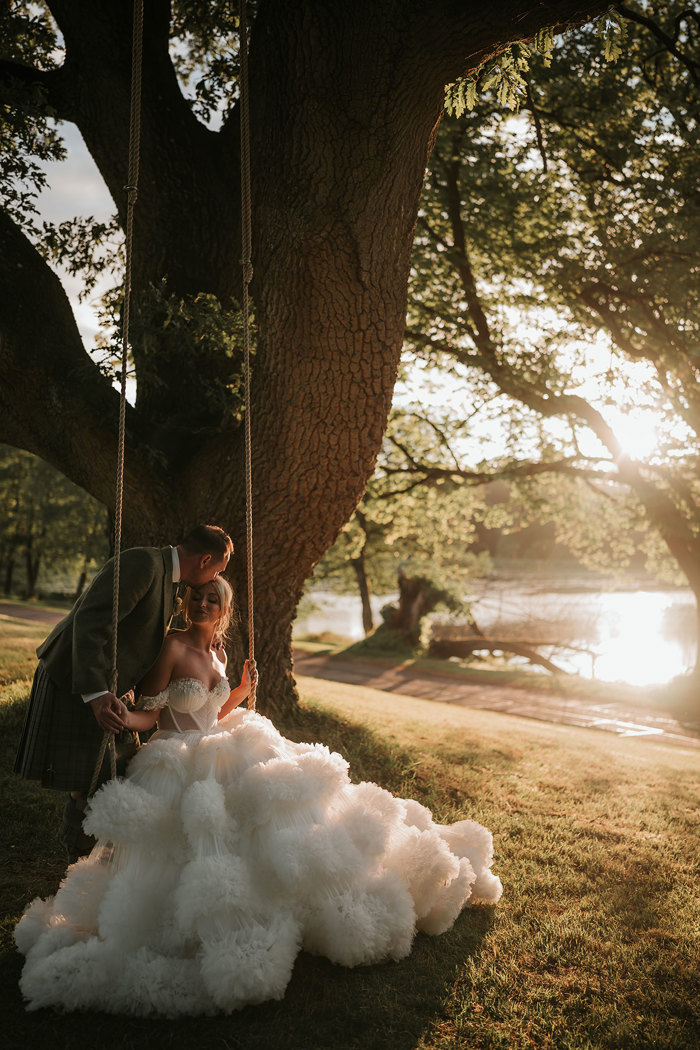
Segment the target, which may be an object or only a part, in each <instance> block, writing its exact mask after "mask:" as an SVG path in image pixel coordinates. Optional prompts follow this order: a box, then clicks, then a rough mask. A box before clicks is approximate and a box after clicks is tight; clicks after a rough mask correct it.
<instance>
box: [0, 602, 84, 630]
mask: <svg viewBox="0 0 700 1050" xmlns="http://www.w3.org/2000/svg"><path fill="white" fill-rule="evenodd" d="M67 611H68V610H67V609H66V611H65V612H55V611H54V610H53V609H39V608H36V607H35V606H33V605H24V604H23V603H21V602H0V616H11V617H12V619H13V620H29V621H30V623H45V624H48V625H49V626H51V627H53V625H54V624H55V623H58V621H59V620H62V619H63V617H64V616H65V615H66V612H67Z"/></svg>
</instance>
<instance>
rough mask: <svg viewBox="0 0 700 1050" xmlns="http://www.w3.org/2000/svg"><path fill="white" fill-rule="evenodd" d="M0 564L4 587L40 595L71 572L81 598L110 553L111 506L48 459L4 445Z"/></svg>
mask: <svg viewBox="0 0 700 1050" xmlns="http://www.w3.org/2000/svg"><path fill="white" fill-rule="evenodd" d="M0 511H1V512H2V518H1V520H2V530H1V532H0V559H1V561H0V564H1V565H2V569H3V578H4V581H3V582H4V592H5V594H11V593H13V592H14V593H16V592H20V591H21V593H22V595H23V597H25V598H35V597H36V596H37V593H38V585H39V580H40V576H41V575H43V578H44V580H45V581H46V583H45V586H44V590H46V589H47V587H49V589H50V590H54V591H55V590H57V589H58V587H57V586H56V584H55V583H54V585H53V587H50V585H49V579H50V578H51V577H52V578H53V579H54V581H55V580H56V578H57V576H58V575H59V574H62V575H63V576H65V575H66V574H70V575H71V577H72V586H71V590H70V593H71V594H72V595H73V597H78V595H79V594H81V593H82V590H83V587H84V586H85V582H86V579H87V576H88V573H89V572H90V570H91V569H92V570H93V571H94V569H95V568H96V567H97V566H99V565H100V564H101V563H102V562H103V561H104V560H105V558H106V557H107V555H108V554H109V521H108V515H107V511H106V509H105V508H104V507H103V506H102V505H101V504H99V503H98V502H97V500H94V499H92V497H91V496H88V494H87V493H86V492H84V491H83V490H82V489H80V488H78V486H77V485H74V484H73V483H72V482H70V481H68V480H67V478H65V477H64V476H63V475H62V474H61V473H60V472H59V471H57V470H55V469H54V468H53V467H51V466H49V464H48V463H46V462H44V461H43V460H41V459H39V458H38V457H37V456H32V455H30V454H29V453H28V452H23V451H21V450H19V449H13V448H10V447H9V446H7V445H0Z"/></svg>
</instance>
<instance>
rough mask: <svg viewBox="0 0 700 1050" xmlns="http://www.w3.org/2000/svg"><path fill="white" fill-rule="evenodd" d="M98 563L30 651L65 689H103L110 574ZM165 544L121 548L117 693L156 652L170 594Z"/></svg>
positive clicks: (108, 660) (107, 668)
mask: <svg viewBox="0 0 700 1050" xmlns="http://www.w3.org/2000/svg"><path fill="white" fill-rule="evenodd" d="M113 572H114V559H113V558H110V560H109V561H108V562H107V563H106V565H104V566H103V568H102V569H100V571H99V572H98V573H97V575H96V576H95V578H94V579H93V580H92V582H91V584H90V586H89V587H88V588H87V589H86V590H85V592H84V594H83V595H82V596H81V597H80V598H79V599H78V601H77V602H76V603H75V605H74V606H73V608H72V609H71V611H70V612H69V613H68V615H67V616H66V617H64V619H63V620H61V621H60V623H57V624H56V626H55V627H54V629H53V631H52V632H51V634H50V635H49V636H48V638H47V639H46V641H45V642H42V644H41V645H40V646H39V648H38V649H37V651H36V654H37V656H38V657H39V659H40V660H43V662H44V665H45V667H46V670H47V671H48V674H49V677H50V678H51V679H52V681H53V682H54V684H55V685H56V686H58V687H59V688H60V689H62V690H66V691H69V692H71V693H79V694H85V693H97V692H99V691H100V690H105V691H107V690H109V688H110V679H111V664H112V576H113ZM175 590H176V588H175V585H174V584H173V560H172V550H171V548H170V547H162V548H161V549H160V550H158V549H157V548H155V547H132V548H131V549H130V550H125V551H122V555H121V565H120V584H119V629H118V631H117V667H118V682H117V694H118V695H119V696H121V695H122V694H123V693H125V692H126V691H127V690H128V689H131V688H132V687H133V686H134V685H136V683H137V682H139V681H141V679H142V678H143V676H144V675H145V673H146V671H147V670H148V668H149V667H150V666H151V665H152V664H153V663H154V662H155V660H156V657H157V656H158V653H159V652H160V648H161V645H162V644H163V638H164V637H165V634H166V632H167V629H168V625H169V623H170V620H171V618H172V614H173V605H174V599H175Z"/></svg>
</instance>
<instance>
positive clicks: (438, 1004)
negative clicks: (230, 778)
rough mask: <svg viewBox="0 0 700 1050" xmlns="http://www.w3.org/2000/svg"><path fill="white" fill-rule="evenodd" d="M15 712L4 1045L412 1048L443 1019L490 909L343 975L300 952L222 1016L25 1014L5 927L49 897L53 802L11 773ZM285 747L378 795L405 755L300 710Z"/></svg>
mask: <svg viewBox="0 0 700 1050" xmlns="http://www.w3.org/2000/svg"><path fill="white" fill-rule="evenodd" d="M23 706H24V705H23V704H20V703H14V704H13V705H12V710H11V711H10V710H6V711H5V713H4V717H1V716H0V728H1V729H2V730H3V732H2V739H1V740H0V782H1V783H2V785H3V789H4V790H3V800H2V805H3V811H4V818H5V819H3V821H2V831H1V836H2V844H3V854H4V857H5V858H6V860H5V861H4V863H3V866H2V876H1V879H0V884H1V887H2V905H3V906H2V913H3V915H2V919H3V927H4V930H3V952H2V955H1V956H0V982H1V983H0V987H1V988H2V991H1V992H0V1012H1V1015H2V1017H3V1036H4V1040H5V1045H6V1046H9V1047H12V1048H14V1047H20V1046H26V1045H29V1046H36V1045H41V1044H42V1043H43V1044H46V1045H51V1046H52V1047H58V1048H64V1050H85V1047H93V1046H107V1047H109V1048H110V1050H142V1048H143V1050H147V1048H148V1050H150V1048H151V1047H152V1046H153V1045H154V1044H157V1046H158V1047H159V1048H172V1050H180V1048H185V1047H187V1048H190V1047H192V1046H196V1047H197V1048H198V1050H214V1048H216V1050H237V1048H239V1047H245V1048H246V1050H263V1048H265V1050H268V1048H269V1047H270V1046H274V1047H275V1048H276V1050H411V1048H413V1047H414V1046H415V1045H416V1043H417V1042H418V1040H419V1038H420V1036H421V1034H422V1033H423V1032H425V1031H426V1030H427V1029H429V1028H430V1027H431V1025H432V1023H433V1022H434V1021H436V1020H438V1019H439V1018H441V1017H442V1016H443V1013H444V1006H443V1004H444V1002H445V1000H446V999H447V998H448V997H449V995H450V993H451V991H452V988H453V985H454V981H455V979H456V974H457V971H458V970H463V967H464V963H465V960H467V959H468V958H469V957H470V956H472V957H475V956H477V955H478V953H479V951H480V949H481V944H482V941H483V939H484V937H485V935H486V934H487V933H488V930H489V928H490V927H491V925H492V923H493V916H494V909H493V908H475V909H473V910H471V909H468V910H467V911H465V912H464V913H463V914H462V915H461V916H460V918H459V919H458V921H457V923H456V924H455V926H454V927H453V929H452V930H450V931H449V932H448V933H446V934H443V935H442V936H440V937H428V936H425V935H423V934H419V935H418V936H417V937H416V940H415V943H414V946H413V951H412V952H411V955H410V956H409V957H408V958H407V959H404V960H402V961H401V962H398V963H396V962H388V963H382V964H379V965H376V966H366V967H357V968H355V969H346V968H344V967H341V966H335V965H333V964H332V963H329V962H328V961H327V960H325V959H321V958H318V957H312V956H310V955H307V954H305V953H302V954H301V955H300V956H299V957H298V959H297V962H296V965H295V968H294V973H293V975H292V980H291V982H290V984H289V987H288V989H287V992H286V994H285V997H284V999H283V1000H282V1001H281V1002H275V1003H264V1004H262V1005H260V1006H250V1007H246V1008H245V1009H244V1010H242V1011H239V1012H238V1013H235V1014H232V1015H230V1016H224V1017H222V1016H216V1017H210V1018H184V1019H179V1020H177V1021H166V1020H155V1019H150V1020H147V1019H133V1018H126V1017H119V1018H115V1017H111V1016H109V1015H106V1014H99V1013H95V1014H93V1013H91V1014H59V1013H55V1012H53V1011H50V1010H41V1011H37V1012H33V1013H27V1012H26V1011H25V1010H24V1007H23V1004H22V1001H21V997H20V993H19V989H18V980H19V976H20V971H21V966H22V959H21V956H20V955H19V954H18V953H17V952H16V951H15V950H14V948H13V947H12V940H11V937H12V929H13V927H14V924H15V922H16V921H17V919H18V918H19V915H20V913H21V910H22V906H23V904H24V903H25V902H26V901H28V900H29V899H30V898H32V897H34V896H36V895H46V894H47V893H51V892H53V891H54V890H55V889H56V886H57V883H58V880H59V879H60V876H61V874H62V871H63V866H64V865H63V861H62V858H61V854H60V850H59V849H58V847H57V841H56V836H55V827H56V825H57V810H58V808H59V801H60V804H62V798H61V796H60V795H59V794H58V793H54V792H49V791H43V790H42V789H41V788H39V787H36V786H35V785H33V784H27V783H25V782H22V781H20V780H18V779H17V778H16V777H14V776H13V775H12V773H11V772H10V770H11V768H12V761H13V759H14V752H15V747H16V743H17V740H18V738H19V733H20V731H21V725H22V711H21V708H22V707H23ZM283 731H284V732H285V733H286V734H287V735H288V736H289V737H290V738H292V739H296V740H302V739H303V740H308V741H316V740H318V741H322V742H323V743H325V744H327V745H328V746H329V747H330V748H331V749H334V750H338V751H341V753H342V754H343V755H344V756H345V757H346V758H347V759H348V760H349V761H350V762H351V768H352V770H353V774H354V777H355V779H357V777H358V776H359V777H360V778H361V779H363V778H364V779H372V780H376V781H377V782H378V783H380V784H382V786H384V787H386V788H388V789H389V790H392V788H393V790H396V785H397V784H399V783H401V780H402V777H403V770H404V769H405V767H406V766H407V764H408V763H410V762H411V761H412V758H411V755H410V754H409V753H408V752H407V751H404V750H403V749H401V748H398V747H392V746H391V745H389V744H387V743H386V742H385V741H383V740H381V739H380V738H379V737H378V736H377V735H376V734H374V733H372V732H371V730H369V729H367V728H366V727H364V726H361V725H357V724H354V723H350V722H348V721H346V720H344V719H341V718H338V717H337V716H336V715H334V714H331V713H329V712H325V711H320V710H318V709H309V708H304V709H301V710H300V711H299V712H298V714H297V716H296V717H295V719H294V720H293V722H291V723H288V724H287V725H285V726H284V727H283Z"/></svg>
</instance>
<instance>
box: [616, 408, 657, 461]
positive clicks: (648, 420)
mask: <svg viewBox="0 0 700 1050" xmlns="http://www.w3.org/2000/svg"><path fill="white" fill-rule="evenodd" d="M610 424H611V426H612V429H613V432H614V434H615V437H616V438H617V440H618V441H619V442H620V445H621V446H622V450H623V452H624V453H625V454H626V455H628V456H630V458H631V459H648V458H649V457H650V456H652V455H653V454H654V452H656V450H657V448H658V443H659V428H658V423H657V419H656V415H655V413H653V412H650V411H644V410H642V409H636V410H634V409H633V410H632V411H630V412H628V413H623V412H619V413H618V412H616V413H615V418H614V419H611V420H610Z"/></svg>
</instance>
